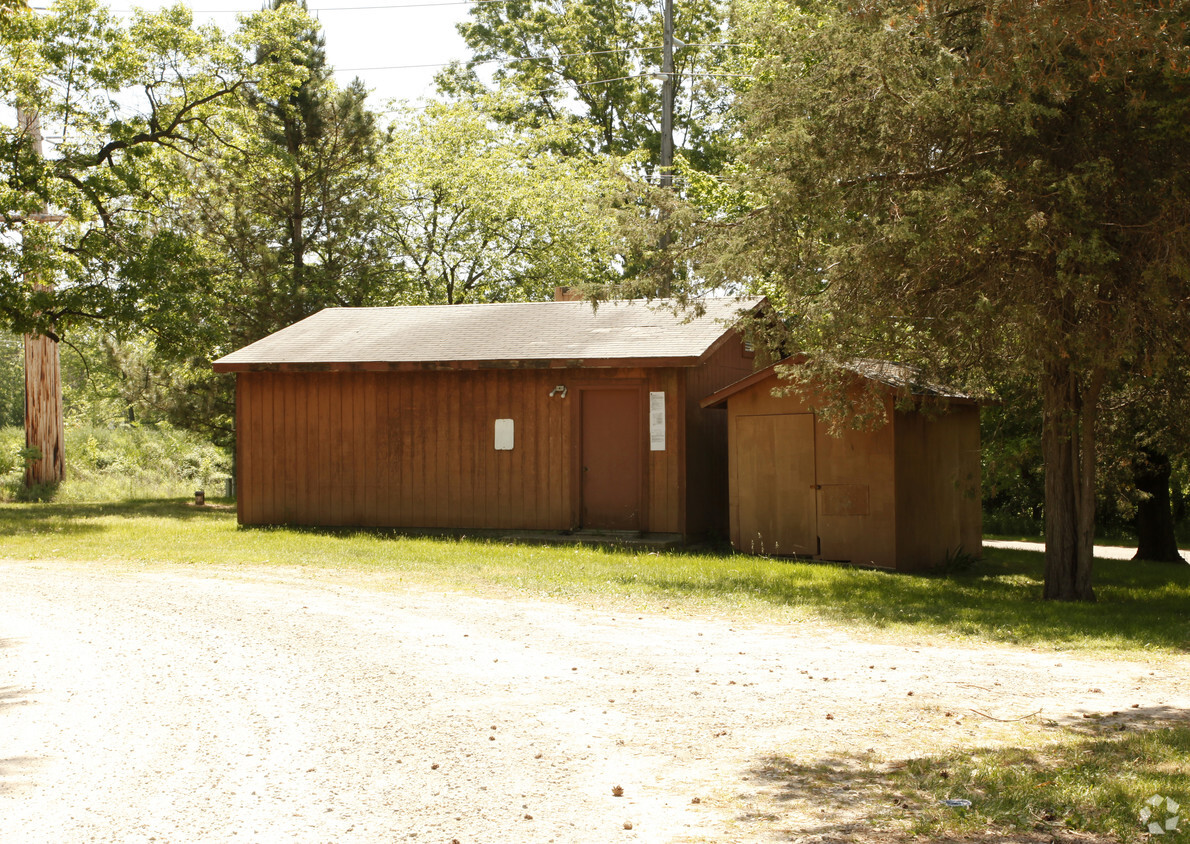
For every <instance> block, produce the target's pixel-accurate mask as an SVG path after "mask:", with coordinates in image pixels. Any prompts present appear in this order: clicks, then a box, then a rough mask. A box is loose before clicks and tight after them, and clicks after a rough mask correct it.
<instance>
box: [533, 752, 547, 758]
mask: <svg viewBox="0 0 1190 844" xmlns="http://www.w3.org/2000/svg"><path fill="white" fill-rule="evenodd" d="M542 756H545V754H544V753H538V754H537V755H536V756H534V757H533V758H534V759H540V758H541V757H542Z"/></svg>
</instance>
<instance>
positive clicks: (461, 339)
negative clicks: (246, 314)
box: [215, 299, 760, 371]
mask: <svg viewBox="0 0 1190 844" xmlns="http://www.w3.org/2000/svg"><path fill="white" fill-rule="evenodd" d="M759 301H760V300H758V299H744V300H739V299H707V300H703V302H702V305H703V307H704V308H705V312H704V313H703V314H702V315H701V316H698V317H693V316H692V315H691V313H690V312H682V311H679V312H677V313H675V312H674V308H673V304H672V302H669V301H666V300H659V301H654V302H652V303H648V302H644V301H641V300H633V301H624V302H604V303H602V304H600V306H599V307H598V309H594V308H592V306H591V304H590V303H589V302H527V303H515V304H491V305H410V306H401V307H387V308H328V309H326V310H323V311H319V312H318V313H316V314H314V315H313V316H310V317H307V318H306V319H304V320H302V321H301V322H298V323H295V324H293V325H291V326H289V327H288V328H284V329H282V330H280V331H278V332H276V333H274V334H270V335H269V336H268V337H265V338H263V339H262V340H258V341H257V342H255V343H253V344H251V345H249V346H245V347H244V348H242V349H239V350H238V351H235V352H232V353H231V354H229V355H226V356H225V357H222V358H220V359H219V360H217V361H215V367H216V368H217V369H220V370H222V371H235V370H241V369H252V368H256V367H259V366H266V365H285V364H336V363H348V364H350V363H359V364H363V363H435V362H441V363H449V362H463V361H547V360H548V361H557V360H566V361H595V360H600V361H603V360H606V361H615V360H624V359H642V358H644V359H647V358H667V359H672V358H691V359H697V358H698V357H699V356H700V355H702V354H703V353H704V352H706V351H707V350H708V349H709V348H710V347H711V346H712V345H713V344H714V343H715V341H716V340H718V339H719V338H720V337H722V336H723V335H724V334H725V333H726V332H727V331H728V330H729V329H730V327H731V326H732V324H734V323H735V322H736V321H737V320H738V318H739V315H740V313H741V311H747V310H750V309H751V308H753V307H754V306H755V305H756V304H757V303H758V302H759Z"/></svg>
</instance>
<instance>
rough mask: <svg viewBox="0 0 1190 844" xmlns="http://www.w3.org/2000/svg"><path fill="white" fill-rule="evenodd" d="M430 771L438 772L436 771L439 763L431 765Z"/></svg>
mask: <svg viewBox="0 0 1190 844" xmlns="http://www.w3.org/2000/svg"><path fill="white" fill-rule="evenodd" d="M430 770H431V771H436V770H438V763H437V762H435V763H434V764H433V765H431V766H430Z"/></svg>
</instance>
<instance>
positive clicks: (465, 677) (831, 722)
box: [0, 562, 1190, 842]
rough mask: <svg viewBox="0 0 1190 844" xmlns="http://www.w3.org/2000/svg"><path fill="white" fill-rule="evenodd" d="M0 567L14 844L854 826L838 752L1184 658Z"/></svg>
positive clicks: (999, 731) (680, 836)
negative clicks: (1120, 656)
mask: <svg viewBox="0 0 1190 844" xmlns="http://www.w3.org/2000/svg"><path fill="white" fill-rule="evenodd" d="M0 576H2V577H3V578H4V584H5V585H4V589H3V590H0V619H3V621H2V622H0V623H2V624H3V628H2V629H0V640H2V641H3V642H4V644H5V647H3V648H0V692H2V693H0V719H3V722H2V724H0V726H2V728H3V732H2V734H0V735H2V738H0V816H2V817H4V818H5V838H6V840H14V841H46V842H50V841H54V842H58V841H72V840H86V841H97V842H100V841H112V842H115V841H119V842H129V841H149V840H155V841H196V840H219V841H230V840H247V841H274V840H291V841H336V842H339V841H406V840H408V841H435V842H437V841H441V842H450V841H452V840H454V839H457V840H458V841H460V842H474V841H484V842H493V841H508V842H519V841H557V842H588V841H589V842H608V841H626V842H628V841H674V842H682V841H685V842H690V841H750V842H751V841H789V840H801V841H820V842H826V841H835V840H839V841H842V840H856V839H857V838H859V837H862V836H866V835H869V834H873V833H872V832H871V826H870V824H868V823H867V818H868V817H870V816H871V813H872V810H873V805H872V802H873V799H874V794H872V793H864V792H863V791H862V790H860V791H858V792H857V791H856V786H855V783H857V782H859V781H860V780H861V779H862V778H860V777H857V776H854V775H853V773H852V772H854V771H856V770H857V769H858V768H857V766H882V765H890V764H896V763H897V762H898V760H903V759H906V758H911V757H915V756H920V755H923V754H928V753H933V752H942V751H946V750H950V749H954V748H958V747H971V746H996V745H1020V744H1022V743H1029V742H1036V741H1040V740H1044V739H1045V737H1046V735H1047V730H1052V729H1053V725H1063V726H1074V725H1083V724H1086V723H1088V722H1089V721H1090V720H1092V719H1094V720H1096V722H1099V721H1102V720H1105V719H1118V720H1119V721H1121V722H1126V723H1129V724H1130V725H1133V726H1141V725H1146V724H1152V723H1156V722H1159V721H1162V720H1164V719H1170V718H1177V717H1180V716H1181V715H1182V713H1184V712H1185V711H1187V710H1190V697H1188V695H1190V682H1188V680H1190V676H1188V675H1190V671H1188V670H1187V662H1186V660H1185V659H1182V658H1164V659H1162V660H1160V661H1157V662H1153V663H1152V664H1150V663H1147V662H1142V661H1136V660H1130V661H1129V660H1114V659H1090V658H1086V657H1072V656H1070V655H1069V654H1063V653H1057V652H1043V651H1030V650H1025V649H1020V648H1010V647H992V646H988V647H980V648H975V647H968V646H963V645H956V644H954V643H951V642H947V641H945V640H943V639H938V638H926V637H923V638H921V639H919V640H913V641H908V642H906V641H904V640H900V641H882V640H880V639H879V637H877V636H874V635H872V634H870V633H864V634H856V633H853V632H850V631H847V630H845V629H841V628H838V627H833V626H829V625H825V624H821V623H796V624H789V625H742V624H738V623H735V622H733V621H730V620H723V619H719V618H689V617H682V618H674V617H666V616H662V615H655V614H645V613H632V612H624V611H620V610H617V611H596V610H585V609H581V608H575V607H572V606H564V605H557V604H549V603H536V602H530V601H513V600H496V599H485V598H478V597H473V596H464V595H457V594H433V593H426V592H419V591H398V592H377V591H373V590H369V589H362V588H359V587H358V586H357V585H354V584H349V583H346V582H339V581H337V580H336V578H335V577H334V576H333V575H317V576H316V575H314V574H312V573H309V572H307V571H304V570H300V569H285V570H281V569H259V570H234V571H233V570H206V569H189V568H183V567H176V568H153V569H145V570H124V571H113V570H112V569H111V568H110V567H101V566H91V567H88V566H76V565H56V564H52V563H45V562H38V563H23V562H16V563H13V562H7V563H0ZM1084 716H1089V717H1084ZM616 787H619V788H620V789H622V793H621V794H619V795H618V796H617V795H616V794H615V793H614V792H613V789H614V788H616ZM14 831H15V832H14Z"/></svg>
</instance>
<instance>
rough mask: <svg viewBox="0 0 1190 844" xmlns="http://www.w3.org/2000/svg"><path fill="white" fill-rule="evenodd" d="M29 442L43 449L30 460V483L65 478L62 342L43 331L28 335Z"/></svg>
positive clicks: (26, 410) (31, 484) (26, 375)
mask: <svg viewBox="0 0 1190 844" xmlns="http://www.w3.org/2000/svg"><path fill="white" fill-rule="evenodd" d="M25 446H26V447H27V448H36V449H38V450H39V451H40V452H41V458H40V459H38V460H30V461H28V463H27V464H26V468H25V485H26V486H33V485H34V484H50V483H58V482H59V481H61V480H62V478H63V477H64V476H65V465H64V461H63V448H62V380H61V369H60V366H59V359H58V343H57V342H56V341H54V340H51V339H50V338H49V337H45V336H43V335H39V336H33V335H28V334H27V335H25Z"/></svg>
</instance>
